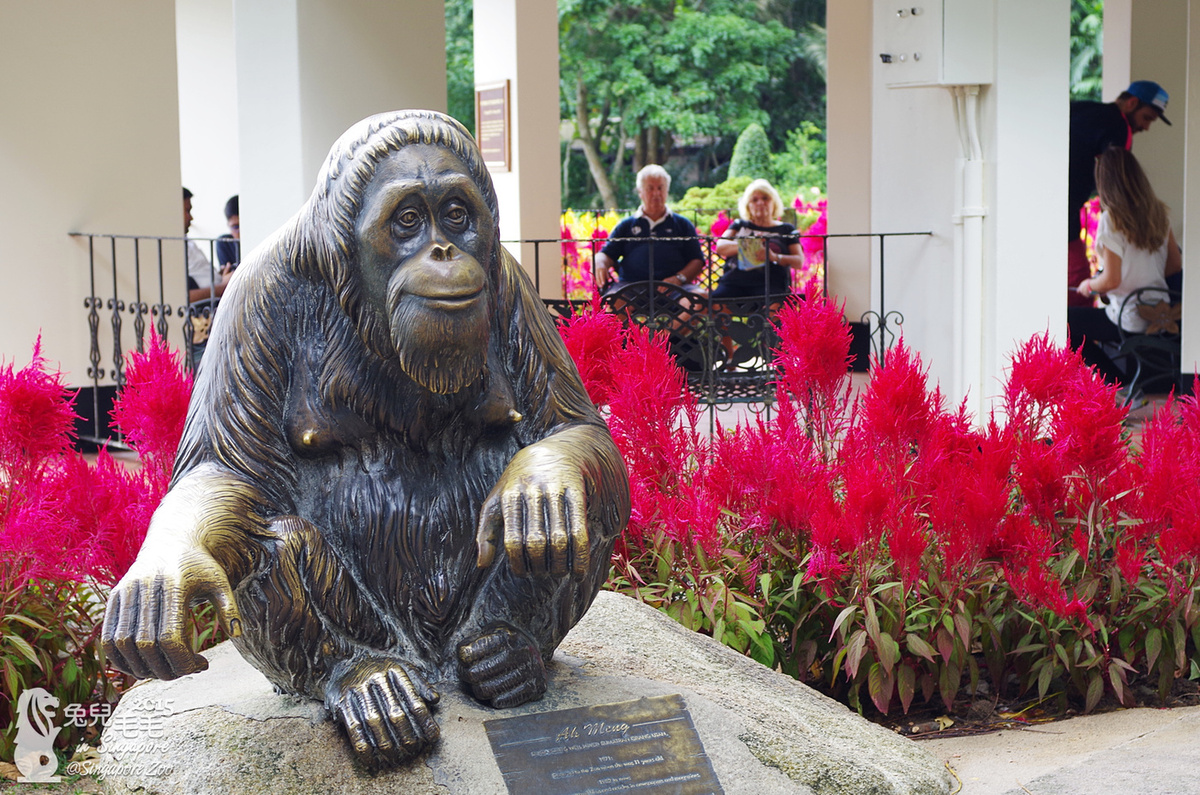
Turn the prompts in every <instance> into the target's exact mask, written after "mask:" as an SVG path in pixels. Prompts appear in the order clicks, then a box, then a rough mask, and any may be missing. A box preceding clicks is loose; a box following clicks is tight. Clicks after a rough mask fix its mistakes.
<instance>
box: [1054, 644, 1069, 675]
mask: <svg viewBox="0 0 1200 795" xmlns="http://www.w3.org/2000/svg"><path fill="white" fill-rule="evenodd" d="M1054 653H1055V654H1057V655H1058V659H1060V660H1062V664H1063V668H1065V669H1067V670H1068V671H1069V670H1071V659H1070V658H1069V657H1067V650H1066V649H1065V648H1063V645H1062V644H1061V643H1055V644H1054Z"/></svg>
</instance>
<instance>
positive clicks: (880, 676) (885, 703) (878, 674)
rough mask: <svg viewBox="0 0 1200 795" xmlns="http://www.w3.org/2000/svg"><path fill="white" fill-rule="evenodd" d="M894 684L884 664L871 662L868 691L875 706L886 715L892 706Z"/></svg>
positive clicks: (868, 671) (868, 674)
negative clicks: (884, 668)
mask: <svg viewBox="0 0 1200 795" xmlns="http://www.w3.org/2000/svg"><path fill="white" fill-rule="evenodd" d="M893 686H894V682H893V680H892V677H891V676H890V675H889V674H888V673H886V672H885V671H884V670H883V666H881V665H880V664H879V663H871V667H870V668H869V669H867V692H868V693H870V694H871V700H872V701H874V702H875V708H876V709H878V710H879V711H880V712H882V713H883V714H884V715H886V714H887V712H888V707H889V706H891V702H892V689H893Z"/></svg>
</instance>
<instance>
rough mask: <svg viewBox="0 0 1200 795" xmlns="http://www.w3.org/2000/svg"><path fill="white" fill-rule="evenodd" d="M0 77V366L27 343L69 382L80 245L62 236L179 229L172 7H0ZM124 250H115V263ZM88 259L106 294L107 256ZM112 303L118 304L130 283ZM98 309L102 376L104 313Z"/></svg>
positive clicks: (81, 368)
mask: <svg viewBox="0 0 1200 795" xmlns="http://www.w3.org/2000/svg"><path fill="white" fill-rule="evenodd" d="M0 75H4V77H3V79H0V108H2V109H3V110H2V111H0V174H3V187H0V268H3V274H4V290H3V291H2V294H0V358H2V359H3V360H4V361H6V362H13V363H16V365H17V366H18V367H23V366H24V365H25V364H26V363H28V362H29V357H30V353H31V352H32V350H33V343H34V340H36V339H37V337H38V335H39V334H40V335H41V337H42V355H43V356H44V357H45V358H46V359H47V360H48V361H49V362H50V364H51V365H52V366H59V367H61V369H62V371H63V373H64V376H65V381H66V383H68V384H72V385H75V386H82V385H84V384H87V383H89V378H88V375H87V371H88V366H89V363H88V340H89V332H88V324H87V313H86V311H85V310H84V308H83V299H84V297H85V296H87V295H89V294H90V286H89V280H88V256H87V244H86V243H85V242H80V241H79V240H77V239H74V238H71V237H68V232H73V231H75V232H96V233H123V234H143V235H180V234H182V233H183V197H182V196H181V194H180V182H179V109H178V94H177V90H178V84H177V82H176V72H175V7H174V3H163V2H161V0H96V1H95V2H88V3H78V2H74V0H39V1H38V2H36V3H30V2H25V1H24V0H0ZM131 252H132V244H125V243H123V244H122V247H120V248H119V252H118V258H119V259H120V260H121V261H124V259H125V258H127V257H128V258H131V257H132V254H131ZM96 253H97V260H98V264H99V266H100V270H99V273H100V277H101V281H100V283H99V284H97V295H101V296H109V295H111V294H112V269H111V260H110V257H109V250H108V248H107V247H106V246H104V245H101V246H98V247H97V252H96ZM169 254H170V252H168V255H169ZM146 272H147V273H148V272H149V267H147V268H146ZM169 272H170V271H169ZM176 272H178V271H176ZM167 288H168V290H170V289H174V290H175V293H174V295H175V296H177V295H178V294H179V293H180V292H181V291H182V288H183V285H182V282H176V283H174V284H169V285H167ZM118 294H119V295H120V296H121V297H122V298H123V299H124V300H126V301H128V300H131V297H132V296H133V277H132V276H129V275H128V274H124V273H123V274H122V275H121V277H120V283H119V285H118ZM150 300H156V299H150ZM100 313H101V322H100V329H99V333H100V336H101V351H102V355H103V357H104V359H103V361H102V362H101V364H100V367H101V368H103V369H105V370H106V371H107V370H109V369H110V368H111V367H112V362H111V358H112V341H111V324H110V319H111V316H112V313H111V310H109V309H107V308H104V309H101V310H100ZM123 317H124V328H123V339H124V343H125V346H126V347H128V346H129V344H130V340H131V339H132V337H131V331H130V323H131V321H130V315H129V314H128V313H125V314H124V315H123ZM102 383H112V381H111V380H110V379H108V378H105V379H104V380H103V381H102Z"/></svg>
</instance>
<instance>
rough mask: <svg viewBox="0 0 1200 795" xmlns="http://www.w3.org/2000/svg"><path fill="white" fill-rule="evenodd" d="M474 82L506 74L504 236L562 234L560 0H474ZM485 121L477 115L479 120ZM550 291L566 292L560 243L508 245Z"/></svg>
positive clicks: (498, 177) (499, 189) (501, 180)
mask: <svg viewBox="0 0 1200 795" xmlns="http://www.w3.org/2000/svg"><path fill="white" fill-rule="evenodd" d="M474 28H475V85H476V87H477V88H478V87H480V86H489V85H495V84H498V83H503V82H504V81H508V85H509V109H508V111H509V115H508V125H509V136H510V170H508V171H504V170H502V169H496V168H492V169H491V172H492V180H493V182H494V183H495V185H496V195H497V198H498V200H499V203H500V237H501V239H502V240H504V241H506V242H508V241H518V240H556V239H557V238H558V236H559V228H560V227H559V223H560V222H559V219H560V217H561V214H562V199H561V187H560V186H561V184H562V180H561V177H560V169H561V165H560V163H559V133H558V113H559V103H558V91H559V88H558V6H557V4H556V3H555V1H554V0H476V3H475V13H474ZM478 124H479V120H478V119H476V126H478ZM508 248H509V250H510V251H512V252H513V254H514V256H516V257H517V259H519V260H520V261H521V265H522V266H523V267H524V268H525V270H526V272H527V273H528V274H529V276H530V278H531V279H533V280H534V281H535V283H537V284H539V288H540V292H541V294H542V295H543V296H544V297H548V298H561V297H562V279H561V273H562V262H561V255H560V253H559V247H558V245H557V244H554V243H549V244H545V243H544V244H541V245H540V247H539V249H540V251H539V254H540V256H537V257H536V259H537V263H538V264H537V270H538V271H540V273H535V270H534V262H535V247H534V246H533V245H532V244H525V245H521V246H520V247H519V248H518V247H517V246H515V245H512V244H511V243H510V244H509V245H508Z"/></svg>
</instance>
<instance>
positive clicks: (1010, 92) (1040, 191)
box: [984, 0, 1070, 396]
mask: <svg viewBox="0 0 1200 795" xmlns="http://www.w3.org/2000/svg"><path fill="white" fill-rule="evenodd" d="M996 30H997V45H996V54H997V61H996V92H995V93H996V97H995V104H994V110H993V112H994V120H993V122H992V123H993V124H994V129H995V133H994V135H995V148H994V150H993V151H994V154H992V153H988V155H987V157H986V159H987V160H988V161H989V162H992V163H994V164H995V166H994V168H993V174H994V187H993V189H992V195H993V196H994V200H992V201H991V202H990V204H991V205H992V207H993V208H994V210H993V211H992V213H991V214H990V215H989V217H990V218H992V219H994V220H993V222H992V223H991V224H989V227H990V228H989V232H990V233H991V240H992V241H993V243H994V246H995V249H994V251H995V257H994V259H993V260H992V261H991V262H989V263H988V267H987V269H986V270H987V271H988V275H987V276H986V277H985V282H984V295H985V296H987V297H988V301H987V312H988V318H987V320H986V323H987V325H986V326H985V330H986V343H985V354H984V373H985V375H987V376H990V379H989V380H990V383H987V384H985V385H984V388H986V389H987V390H988V393H987V394H988V396H995V395H997V394H998V392H999V388H1000V383H1001V381H1002V379H1003V378H1004V372H1005V370H1006V368H1007V366H1008V363H1009V354H1010V353H1012V351H1013V350H1015V349H1016V347H1017V346H1018V345H1020V344H1021V343H1023V342H1025V341H1026V340H1028V339H1029V338H1030V337H1032V336H1033V335H1035V334H1041V333H1043V332H1045V331H1047V330H1049V331H1050V333H1051V336H1052V337H1053V338H1054V339H1055V340H1057V341H1058V342H1060V343H1063V344H1065V343H1066V331H1067V239H1066V238H1067V235H1066V229H1065V228H1064V227H1065V224H1066V221H1065V218H1066V210H1065V208H1066V206H1067V150H1068V128H1069V114H1068V104H1067V102H1066V98H1067V96H1068V94H1069V91H1070V86H1069V79H1070V74H1069V62H1070V43H1069V42H1070V8H1069V3H1068V2H1067V0H1053V2H1047V1H1046V0H1003V2H998V3H996Z"/></svg>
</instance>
